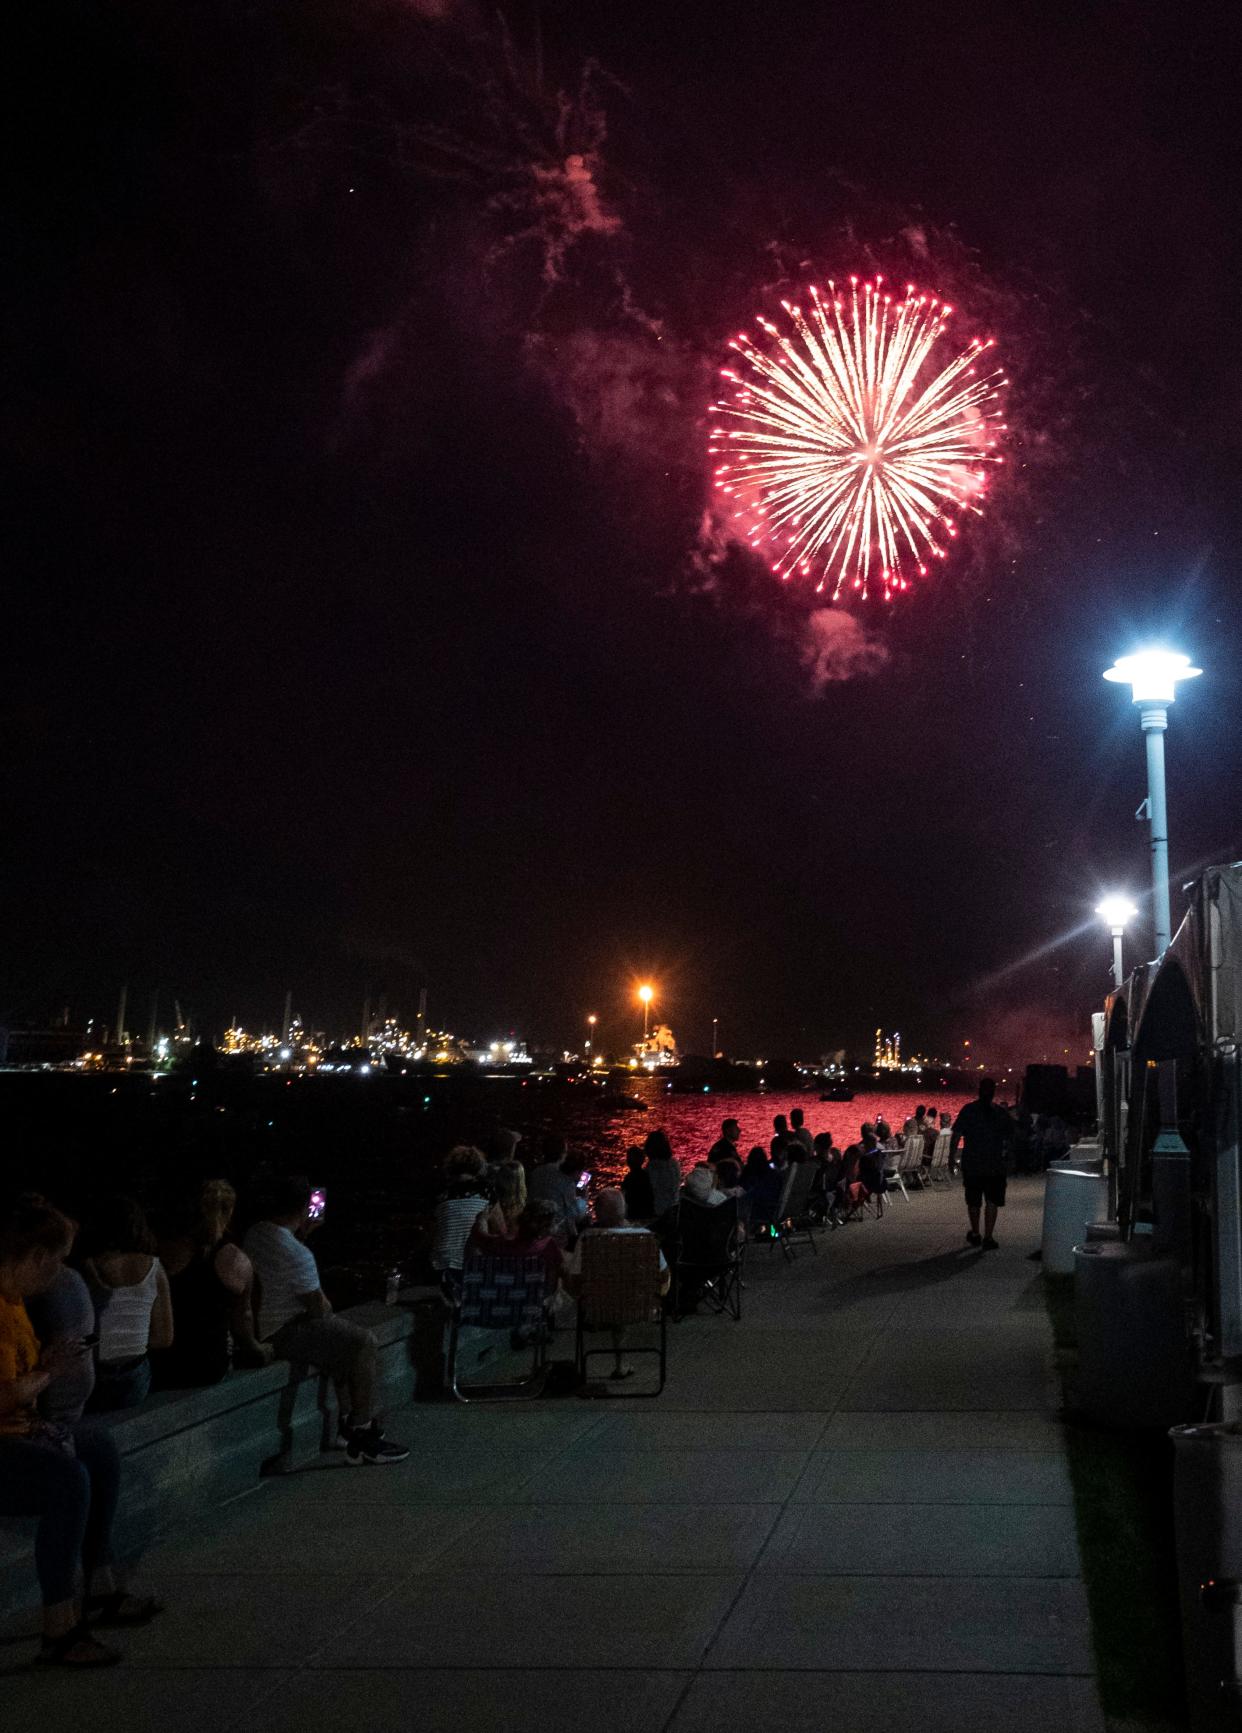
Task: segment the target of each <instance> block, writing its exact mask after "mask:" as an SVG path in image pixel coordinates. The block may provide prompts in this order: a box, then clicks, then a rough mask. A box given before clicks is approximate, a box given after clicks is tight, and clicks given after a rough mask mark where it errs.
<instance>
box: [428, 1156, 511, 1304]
mask: <svg viewBox="0 0 1242 1733" xmlns="http://www.w3.org/2000/svg"><path fill="white" fill-rule="evenodd" d="M444 1173H445V1179H446V1181H447V1184H446V1185H445V1188H444V1190H443V1191H442V1192H441V1193H440V1196H439V1199H438V1201H437V1203H436V1210H435V1216H434V1219H433V1222H432V1230H431V1267H432V1269H434V1270H436V1271H438V1273H439V1275H440V1279H441V1283H442V1285H443V1286H444V1287H445V1289H446V1291H447V1292H450V1293H451V1292H453V1291H455V1284H456V1278H457V1277H459V1276H460V1275H461V1266H462V1260H463V1259H464V1257H465V1255H466V1241H467V1240H468V1239H469V1238H470V1230H471V1229H472V1228H473V1227H474V1225H475V1223H476V1222H477V1221H478V1220H479V1219H480V1217H482V1218H484V1219H486V1220H488V1221H489V1222H490V1227H491V1232H493V1233H496V1234H503V1233H504V1231H505V1217H504V1211H503V1210H502V1209H501V1208H500V1206H499V1205H498V1204H495V1203H493V1201H492V1195H491V1187H490V1186H489V1185H488V1183H487V1157H486V1156H485V1155H484V1154H483V1151H482V1150H481V1149H472V1148H471V1146H470V1145H469V1144H467V1143H459V1144H458V1145H457V1147H456V1148H455V1149H451V1150H450V1151H449V1153H448V1155H447V1156H446V1157H445V1161H444Z"/></svg>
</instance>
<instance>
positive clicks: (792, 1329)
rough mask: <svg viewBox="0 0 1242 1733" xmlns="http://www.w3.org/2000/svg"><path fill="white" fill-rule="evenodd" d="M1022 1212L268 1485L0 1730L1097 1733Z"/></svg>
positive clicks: (777, 1273) (13, 1709)
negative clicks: (650, 1394) (970, 1235)
mask: <svg viewBox="0 0 1242 1733" xmlns="http://www.w3.org/2000/svg"><path fill="white" fill-rule="evenodd" d="M1010 1195H1011V1207H1010V1208H1009V1209H1008V1210H1006V1212H1005V1214H1004V1216H1003V1217H1002V1223H1001V1225H1002V1228H1003V1230H1004V1238H1003V1245H1002V1249H1001V1250H1000V1251H999V1252H993V1253H987V1254H981V1253H976V1252H971V1251H969V1250H968V1249H967V1248H966V1247H965V1246H964V1243H963V1234H964V1228H965V1221H964V1219H963V1218H964V1212H963V1205H962V1194H961V1189H960V1187H958V1186H944V1187H938V1188H936V1189H935V1190H934V1191H932V1192H930V1193H925V1194H915V1195H914V1196H913V1197H912V1198H911V1200H910V1202H909V1203H906V1202H904V1201H903V1200H902V1199H901V1197H900V1196H899V1197H898V1198H897V1199H896V1202H895V1203H894V1205H893V1207H892V1209H891V1211H890V1213H889V1214H888V1215H887V1216H886V1217H885V1219H884V1220H883V1221H881V1222H870V1221H869V1222H865V1223H861V1224H858V1225H854V1226H851V1227H849V1228H847V1229H844V1230H842V1231H840V1232H838V1233H836V1234H829V1235H825V1236H824V1237H823V1238H822V1240H821V1242H820V1245H821V1249H820V1255H819V1256H818V1257H812V1256H811V1255H810V1254H809V1253H808V1252H807V1251H806V1250H804V1249H803V1250H800V1251H799V1254H798V1257H797V1261H796V1262H795V1263H794V1264H792V1265H785V1264H783V1263H782V1261H781V1260H780V1258H779V1257H777V1256H774V1255H771V1254H770V1253H768V1252H767V1251H766V1249H765V1248H757V1249H756V1250H755V1252H753V1253H752V1257H751V1262H750V1267H749V1270H748V1275H747V1289H746V1295H745V1304H746V1316H745V1317H744V1319H743V1322H742V1323H741V1324H740V1325H739V1324H734V1323H733V1322H732V1321H730V1320H728V1319H720V1318H714V1317H706V1316H705V1317H696V1318H694V1319H692V1320H690V1321H689V1322H687V1323H686V1324H683V1325H680V1326H678V1327H677V1328H676V1329H675V1330H674V1331H672V1332H671V1341H672V1348H671V1356H670V1372H669V1383H668V1387H667V1389H666V1391H665V1393H664V1395H663V1396H662V1397H661V1398H660V1399H659V1400H658V1401H655V1402H639V1401H628V1400H627V1401H620V1402H610V1403H607V1404H605V1403H604V1402H602V1401H597V1402H592V1401H582V1400H578V1399H575V1398H566V1399H558V1400H545V1401H540V1402H537V1403H528V1404H523V1405H518V1406H516V1407H509V1408H503V1409H497V1408H494V1407H493V1408H470V1409H464V1408H457V1407H449V1406H447V1405H446V1406H443V1407H440V1406H435V1407H432V1406H419V1407H415V1408H412V1409H407V1410H405V1411H404V1412H402V1413H400V1414H399V1415H393V1416H391V1417H390V1430H391V1431H392V1432H393V1433H394V1434H395V1435H396V1436H399V1437H401V1438H403V1439H406V1440H408V1441H409V1442H410V1443H412V1444H413V1446H414V1454H413V1456H412V1457H411V1460H410V1461H409V1462H408V1463H407V1464H406V1465H404V1466H403V1467H399V1468H394V1469H388V1470H385V1471H383V1472H380V1471H378V1470H369V1471H354V1470H349V1469H347V1468H346V1467H345V1466H344V1464H343V1462H342V1461H341V1460H340V1459H339V1458H324V1459H322V1461H321V1462H320V1463H319V1464H317V1465H315V1466H311V1467H308V1468H307V1469H306V1470H305V1471H304V1472H301V1473H299V1474H297V1475H295V1476H293V1477H290V1478H289V1479H286V1480H283V1481H280V1482H275V1483H264V1484H262V1485H261V1486H259V1487H257V1488H256V1490H255V1491H254V1493H253V1494H250V1495H247V1496H246V1497H244V1498H242V1499H240V1500H237V1501H236V1502H234V1503H233V1504H232V1505H230V1506H228V1507H226V1508H225V1509H224V1510H222V1511H220V1512H217V1513H215V1514H214V1515H213V1516H211V1517H210V1518H209V1519H207V1520H204V1521H203V1523H202V1524H201V1525H200V1526H199V1527H198V1528H196V1529H186V1530H183V1531H181V1532H180V1533H178V1534H176V1535H175V1536H173V1537H171V1538H170V1539H168V1540H167V1541H166V1542H165V1543H164V1544H163V1545H162V1546H161V1547H160V1548H159V1550H158V1552H157V1553H155V1554H153V1555H152V1556H151V1557H150V1558H149V1559H148V1560H147V1563H146V1567H145V1570H144V1572H143V1574H142V1584H143V1586H149V1587H152V1588H154V1589H156V1590H157V1591H158V1592H159V1593H160V1594H161V1595H162V1596H164V1597H165V1598H166V1600H167V1602H168V1609H169V1610H168V1611H167V1612H166V1614H165V1615H164V1616H163V1618H161V1619H160V1620H159V1621H157V1623H156V1624H154V1625H153V1626H151V1627H150V1628H149V1629H147V1630H146V1631H140V1632H135V1633H131V1634H127V1635H126V1638H125V1643H124V1647H125V1650H126V1655H127V1662H126V1664H125V1665H124V1666H122V1667H120V1668H117V1669H115V1670H114V1671H112V1672H111V1673H107V1674H103V1675H99V1676H96V1677H95V1678H92V1679H81V1678H70V1679H66V1678H64V1677H63V1676H52V1677H46V1678H45V1677H42V1676H39V1677H33V1676H28V1675H27V1676H21V1677H17V1678H13V1677H10V1678H8V1679H6V1680H5V1681H4V1682H3V1684H2V1685H0V1692H2V1693H3V1699H4V1701H3V1715H2V1719H3V1726H4V1728H5V1733H27V1730H30V1733H36V1730H37V1733H47V1730H48V1729H49V1728H53V1727H56V1728H62V1727H71V1726H73V1725H77V1724H80V1725H82V1726H84V1727H86V1726H88V1727H89V1728H90V1729H91V1733H109V1730H111V1729H114V1728H115V1729H121V1728H124V1729H125V1730H126V1733H146V1729H148V1728H150V1729H155V1728H157V1727H159V1728H165V1727H175V1728H177V1729H178V1730H179V1733H194V1730H197V1729H206V1728H211V1729H216V1728H222V1727H225V1726H236V1727H241V1728H250V1727H255V1728H260V1727H261V1728H262V1729H264V1733H294V1730H297V1729H308V1728H309V1729H332V1730H334V1733H335V1730H337V1729H340V1730H341V1733H346V1730H349V1733H359V1730H360V1733H369V1730H371V1729H375V1730H377V1733H378V1730H380V1729H385V1730H386V1729H390V1728H404V1727H409V1728H414V1729H417V1730H418V1733H472V1730H474V1729H490V1728H496V1729H502V1728H503V1729H519V1730H520V1729H527V1728H529V1729H531V1730H532V1733H535V1730H538V1733H562V1730H563V1733H582V1730H583V1729H584V1728H586V1729H589V1730H590V1733H613V1730H614V1729H615V1730H617V1733H621V1730H622V1729H626V1730H629V1729H634V1728H641V1729H644V1730H646V1733H659V1730H661V1729H665V1728H667V1729H669V1730H670V1733H716V1730H717V1729H718V1728H720V1727H723V1726H730V1725H732V1726H742V1727H746V1728H748V1729H751V1730H754V1733H760V1730H762V1729H766V1728H772V1729H780V1730H781V1733H837V1730H839V1733H905V1730H906V1729H918V1733H950V1730H952V1733H959V1729H961V1728H962V1727H978V1728H1002V1727H1003V1728H1004V1729H1005V1730H1006V1733H1099V1730H1100V1729H1101V1728H1102V1726H1103V1722H1102V1720H1101V1718H1100V1715H1099V1711H1098V1709H1097V1707H1096V1700H1095V1690H1094V1684H1093V1680H1092V1676H1091V1675H1092V1660H1091V1648H1090V1639H1089V1631H1088V1623H1087V1607H1086V1600H1085V1597H1084V1593H1083V1589H1082V1585H1081V1583H1080V1581H1079V1577H1078V1570H1079V1564H1078V1549H1077V1543H1076V1539H1075V1533H1074V1521H1073V1512H1072V1508H1071V1500H1070V1488H1069V1482H1068V1477H1067V1472H1066V1467H1065V1461H1064V1455H1063V1451H1062V1446H1061V1439H1060V1433H1059V1429H1058V1427H1057V1424H1056V1422H1055V1420H1054V1419H1053V1418H1052V1416H1053V1413H1054V1410H1055V1408H1056V1404H1057V1400H1058V1390H1057V1384H1056V1381H1055V1379H1054V1377H1053V1374H1052V1370H1051V1342H1050V1335H1049V1330H1048V1326H1047V1322H1046V1319H1045V1315H1044V1310H1043V1305H1042V1302H1041V1299H1040V1293H1039V1271H1038V1265H1036V1264H1032V1263H1030V1262H1029V1261H1028V1256H1027V1254H1028V1253H1029V1252H1030V1251H1031V1250H1032V1249H1033V1248H1034V1247H1035V1246H1036V1245H1037V1243H1038V1235H1039V1219H1040V1218H1039V1211H1040V1203H1041V1196H1042V1184H1041V1182H1038V1181H1031V1180H1019V1181H1017V1182H1015V1183H1014V1184H1013V1185H1012V1187H1011V1194H1010ZM7 1658H9V1659H15V1658H16V1655H15V1654H14V1652H13V1651H12V1650H10V1651H9V1653H8V1657H7Z"/></svg>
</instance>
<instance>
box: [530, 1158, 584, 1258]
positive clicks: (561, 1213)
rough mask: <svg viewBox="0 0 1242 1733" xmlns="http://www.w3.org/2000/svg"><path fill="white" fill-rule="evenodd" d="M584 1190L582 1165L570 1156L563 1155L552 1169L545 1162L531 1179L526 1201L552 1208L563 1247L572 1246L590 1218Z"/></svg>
mask: <svg viewBox="0 0 1242 1733" xmlns="http://www.w3.org/2000/svg"><path fill="white" fill-rule="evenodd" d="M549 1169H550V1171H549ZM585 1186H586V1180H585V1179H584V1177H583V1169H582V1163H581V1162H580V1161H579V1160H578V1158H577V1156H575V1155H573V1154H564V1155H562V1156H561V1158H560V1160H559V1161H558V1162H557V1163H556V1165H555V1166H554V1167H551V1164H550V1163H547V1162H544V1163H543V1164H542V1165H541V1166H539V1167H537V1168H536V1169H535V1170H534V1172H533V1173H532V1174H531V1176H530V1183H529V1185H528V1187H527V1195H528V1197H529V1198H530V1199H531V1201H532V1202H538V1203H550V1204H551V1205H552V1208H553V1209H554V1210H555V1211H556V1215H557V1224H556V1232H557V1237H558V1238H559V1239H560V1240H561V1242H562V1243H563V1244H565V1245H572V1244H573V1242H574V1240H575V1239H577V1237H578V1235H579V1233H580V1232H581V1231H582V1229H583V1227H584V1226H585V1225H586V1221H587V1217H588V1216H589V1214H590V1209H591V1206H590V1205H589V1204H588V1202H587V1199H586V1190H585Z"/></svg>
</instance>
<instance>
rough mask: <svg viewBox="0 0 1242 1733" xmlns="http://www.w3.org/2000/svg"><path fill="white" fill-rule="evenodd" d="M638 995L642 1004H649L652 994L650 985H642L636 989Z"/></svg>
mask: <svg viewBox="0 0 1242 1733" xmlns="http://www.w3.org/2000/svg"><path fill="white" fill-rule="evenodd" d="M638 997H639V998H640V999H641V1000H642V1002H643V1004H644V1005H650V1003H651V1001H652V999H653V997H654V994H653V992H652V990H651V988H650V987H647V986H643V987H640V988H639V989H638Z"/></svg>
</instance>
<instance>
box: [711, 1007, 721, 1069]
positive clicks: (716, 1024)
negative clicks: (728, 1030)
mask: <svg viewBox="0 0 1242 1733" xmlns="http://www.w3.org/2000/svg"><path fill="white" fill-rule="evenodd" d="M719 1052H720V1018H719V1017H713V1018H712V1058H713V1059H715V1058H716V1057H717V1056H718V1054H719Z"/></svg>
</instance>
